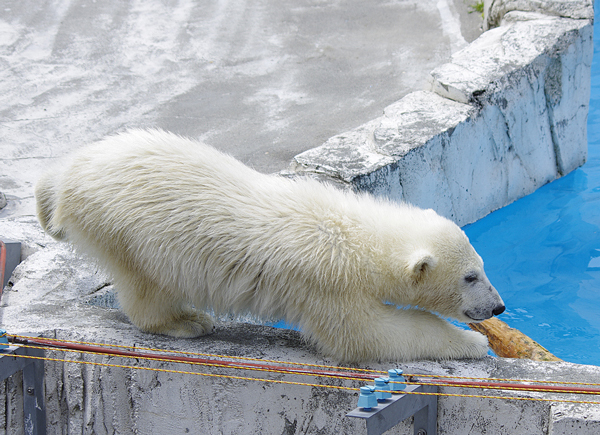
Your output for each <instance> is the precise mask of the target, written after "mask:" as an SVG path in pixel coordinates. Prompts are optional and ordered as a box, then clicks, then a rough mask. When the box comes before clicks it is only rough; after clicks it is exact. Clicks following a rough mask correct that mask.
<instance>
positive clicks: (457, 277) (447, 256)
mask: <svg viewBox="0 0 600 435" xmlns="http://www.w3.org/2000/svg"><path fill="white" fill-rule="evenodd" d="M420 230H424V231H420ZM420 230H417V231H416V232H415V233H414V234H413V240H412V243H411V244H410V245H411V249H410V250H409V251H408V252H406V251H405V256H404V261H403V262H404V270H403V272H402V275H403V276H404V277H408V278H409V280H408V282H407V283H406V286H407V287H409V288H410V289H409V290H408V293H409V298H410V299H411V305H416V306H418V307H420V308H423V309H426V310H429V311H434V312H437V313H439V314H441V315H442V316H447V317H451V318H454V319H456V320H459V321H461V322H467V323H475V322H481V321H483V320H485V319H489V318H490V317H492V316H494V315H499V314H501V313H502V312H504V309H505V306H504V302H503V301H502V298H501V297H500V295H499V294H498V292H497V291H496V289H495V288H494V287H493V286H492V285H491V284H490V281H489V280H488V278H487V276H486V274H485V272H484V270H483V261H482V259H481V257H480V256H479V255H478V254H477V252H475V249H474V248H473V246H472V245H471V243H470V242H469V239H468V238H467V236H466V235H465V233H464V232H463V231H462V230H461V229H460V228H459V227H458V226H457V225H456V224H454V223H453V222H451V221H449V220H446V219H444V218H442V217H440V216H438V217H437V219H434V221H433V222H423V223H422V227H421V229H420Z"/></svg>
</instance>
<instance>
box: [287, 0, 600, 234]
mask: <svg viewBox="0 0 600 435" xmlns="http://www.w3.org/2000/svg"><path fill="white" fill-rule="evenodd" d="M502 3H508V5H506V7H505V8H504V9H502V8H501V7H500V6H501V4H502ZM513 3H515V2H500V1H496V2H494V6H495V9H494V11H495V12H494V14H493V17H494V23H495V22H499V27H497V28H493V29H491V30H489V31H487V32H485V33H484V34H482V35H481V36H480V37H479V38H478V39H476V40H475V41H474V42H473V43H471V44H470V45H469V46H467V47H466V48H464V49H463V50H461V51H459V52H457V53H456V54H454V55H453V56H452V60H451V62H449V63H447V64H444V65H442V66H440V67H438V68H436V69H434V70H433V71H432V72H431V78H430V89H429V90H428V91H422V92H415V93H412V94H409V95H407V96H406V97H404V98H403V99H401V100H400V101H398V102H396V103H394V104H392V105H390V106H388V107H387V108H386V109H385V111H384V114H383V115H382V116H381V117H379V118H377V119H374V120H372V121H370V122H368V123H366V124H364V125H361V126H360V127H358V128H356V129H354V130H351V131H349V132H346V133H344V134H341V135H338V136H335V137H333V138H331V139H329V140H328V141H327V142H326V143H324V144H323V145H322V146H320V147H318V148H314V149H312V150H308V151H306V152H303V153H301V154H299V155H297V156H296V157H295V158H294V161H293V162H292V165H291V168H290V170H291V172H293V173H296V174H318V175H320V176H323V177H325V178H329V179H332V180H335V181H337V182H338V183H341V184H343V185H345V186H347V187H350V188H352V189H354V190H358V191H368V192H371V193H374V194H376V195H381V196H387V197H390V198H392V199H394V200H398V201H407V202H410V203H413V204H416V205H419V206H422V207H427V208H433V209H434V210H436V211H438V212H439V213H440V214H442V215H444V216H446V217H449V218H451V219H453V220H454V221H456V222H457V223H458V224H459V225H464V224H467V223H470V222H474V221H476V220H477V219H479V218H481V217H483V216H485V215H486V214H488V213H490V212H491V211H493V210H495V209H498V208H501V207H503V206H505V205H507V204H509V203H511V202H513V201H515V200H516V199H518V198H521V197H523V196H525V195H527V194H529V193H531V192H533V191H534V190H536V189H537V188H539V187H540V186H542V185H544V184H546V183H548V182H550V181H552V180H554V179H556V178H558V177H560V176H563V175H565V174H566V173H568V172H570V171H572V170H573V169H575V168H577V167H578V166H580V165H582V164H583V163H585V160H586V156H587V126H586V123H587V112H588V105H589V96H590V70H591V60H592V53H593V43H592V42H593V41H592V33H593V25H592V23H593V19H592V18H591V17H593V8H592V3H591V1H578V2H566V3H571V5H572V6H573V5H574V4H576V6H577V7H576V8H575V7H573V8H572V9H574V11H572V13H569V11H567V10H562V15H558V13H557V12H556V11H555V9H557V8H558V6H557V5H556V3H565V2H542V3H544V4H546V3H548V5H546V7H547V8H548V10H549V13H548V14H544V13H540V12H543V11H544V10H545V9H544V7H543V5H540V4H538V3H539V2H531V3H534V4H533V5H530V6H529V7H523V9H525V11H519V10H515V8H517V7H518V6H519V5H515V4H513ZM522 3H528V2H522ZM559 6H560V5H559ZM490 7H491V6H488V10H489V8H490ZM553 8H554V9H553ZM563 9H564V8H563ZM530 10H535V11H537V12H530ZM502 12H506V15H502V16H501V17H500V15H501V13H502Z"/></svg>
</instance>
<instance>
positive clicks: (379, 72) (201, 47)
mask: <svg viewBox="0 0 600 435" xmlns="http://www.w3.org/2000/svg"><path fill="white" fill-rule="evenodd" d="M469 3H474V1H473V2H472V1H470V0H454V1H453V0H406V1H389V0H372V1H369V2H364V1H357V0H350V1H319V0H293V1H292V0H254V1H244V0H218V1H217V0H215V1H200V2H198V1H192V0H181V1H167V0H162V1H161V0H144V1H135V0H127V1H122V0H51V1H46V2H43V3H41V2H38V1H35V0H32V1H24V0H14V1H11V0H5V1H3V2H2V5H1V6H0V126H1V127H0V192H3V193H4V194H5V195H6V198H7V203H8V204H7V206H6V207H4V208H3V209H2V210H0V218H2V217H17V216H24V215H31V214H33V213H34V203H33V185H34V183H35V181H36V180H37V178H38V177H39V175H40V174H41V173H42V172H43V171H44V169H45V168H46V167H47V165H48V163H49V161H50V160H52V159H54V158H56V157H58V156H61V155H64V154H67V153H69V152H70V151H71V150H73V149H75V148H77V147H79V146H81V145H83V144H85V143H87V142H90V141H94V140H97V139H100V138H102V137H104V136H106V135H109V134H112V133H115V132H117V131H122V130H125V129H128V128H133V127H159V128H163V129H167V130H171V131H173V132H176V133H179V134H182V135H186V136H190V137H193V138H199V139H201V140H203V141H205V142H207V143H209V144H211V145H214V146H216V147H217V148H220V149H222V150H225V151H227V152H229V153H231V154H233V155H234V156H236V157H237V158H239V159H240V160H242V161H244V162H246V163H247V164H249V165H251V166H253V167H255V168H256V169H257V170H259V171H263V172H277V171H280V170H282V169H285V168H286V167H287V166H288V164H289V162H290V161H291V159H292V157H293V156H295V155H296V154H298V153H300V152H302V151H305V150H307V149H310V148H313V147H315V146H318V145H320V144H322V143H323V142H324V141H325V140H327V139H328V138H329V137H331V136H333V135H335V134H339V133H341V132H344V131H346V130H348V129H350V128H353V127H356V126H358V125H360V124H362V123H364V122H366V121H368V120H369V119H371V118H374V117H376V116H379V115H380V114H381V113H382V110H383V108H384V107H386V106H387V105H389V104H390V103H392V102H394V101H396V100H398V99H400V98H401V97H403V96H404V95H406V94H407V93H409V92H412V91H414V90H418V89H421V88H422V87H423V86H424V84H425V83H426V81H427V77H428V74H429V72H430V71H431V70H432V69H433V68H434V67H436V66H438V65H440V64H442V63H444V62H446V61H447V60H448V59H449V58H450V55H451V54H452V53H453V52H455V51H457V50H458V49H460V48H463V47H464V46H465V45H466V44H467V42H470V41H472V40H474V39H475V38H476V37H477V36H478V35H479V34H480V33H481V24H482V18H481V16H480V15H479V14H477V13H469V7H468V4H469Z"/></svg>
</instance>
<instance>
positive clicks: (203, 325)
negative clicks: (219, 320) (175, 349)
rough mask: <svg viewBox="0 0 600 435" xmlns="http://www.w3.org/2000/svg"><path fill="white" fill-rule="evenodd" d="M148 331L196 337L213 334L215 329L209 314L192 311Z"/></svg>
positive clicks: (181, 336)
mask: <svg viewBox="0 0 600 435" xmlns="http://www.w3.org/2000/svg"><path fill="white" fill-rule="evenodd" d="M151 329H152V330H150V331H148V332H153V333H156V334H163V335H168V336H170V337H176V338H194V337H200V336H202V335H207V334H211V333H212V332H214V330H215V325H214V321H213V318H212V317H211V316H209V315H208V314H205V313H202V312H199V311H191V312H185V313H183V314H182V315H181V316H179V317H178V318H176V319H173V320H171V321H170V322H169V323H165V324H163V325H161V326H159V327H156V328H151Z"/></svg>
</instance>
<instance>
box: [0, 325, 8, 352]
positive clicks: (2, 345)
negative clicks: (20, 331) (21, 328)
mask: <svg viewBox="0 0 600 435" xmlns="http://www.w3.org/2000/svg"><path fill="white" fill-rule="evenodd" d="M9 347H10V344H8V334H7V333H6V329H0V350H5V349H8V348H9Z"/></svg>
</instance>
